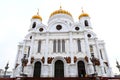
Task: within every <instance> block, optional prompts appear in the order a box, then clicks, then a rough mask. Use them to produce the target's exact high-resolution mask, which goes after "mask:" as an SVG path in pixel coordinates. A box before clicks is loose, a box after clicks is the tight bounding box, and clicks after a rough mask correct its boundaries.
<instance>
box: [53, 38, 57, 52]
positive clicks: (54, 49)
mask: <svg viewBox="0 0 120 80" xmlns="http://www.w3.org/2000/svg"><path fill="white" fill-rule="evenodd" d="M53 52H56V40H54V41H53Z"/></svg>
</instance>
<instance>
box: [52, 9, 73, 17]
mask: <svg viewBox="0 0 120 80" xmlns="http://www.w3.org/2000/svg"><path fill="white" fill-rule="evenodd" d="M56 14H67V15H69V16H71V17H72V15H71V14H70V12H68V11H66V10H63V9H61V7H60V9H59V10H56V11H54V12H52V13H51V15H50V17H52V16H54V15H56Z"/></svg>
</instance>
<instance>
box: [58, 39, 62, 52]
mask: <svg viewBox="0 0 120 80" xmlns="http://www.w3.org/2000/svg"><path fill="white" fill-rule="evenodd" d="M60 51H61V41H60V40H58V52H60Z"/></svg>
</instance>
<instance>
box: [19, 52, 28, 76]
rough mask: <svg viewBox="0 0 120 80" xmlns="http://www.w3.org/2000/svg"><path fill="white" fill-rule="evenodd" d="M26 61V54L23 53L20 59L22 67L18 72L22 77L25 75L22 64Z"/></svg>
mask: <svg viewBox="0 0 120 80" xmlns="http://www.w3.org/2000/svg"><path fill="white" fill-rule="evenodd" d="M26 61H27V59H26V54H24V56H23V58H22V59H21V63H22V69H21V74H20V75H21V76H23V77H26V76H27V75H26V74H24V66H25V65H26Z"/></svg>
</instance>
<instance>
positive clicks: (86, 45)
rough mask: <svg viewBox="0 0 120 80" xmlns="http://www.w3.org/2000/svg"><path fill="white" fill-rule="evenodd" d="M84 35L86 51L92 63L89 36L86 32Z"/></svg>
mask: <svg viewBox="0 0 120 80" xmlns="http://www.w3.org/2000/svg"><path fill="white" fill-rule="evenodd" d="M84 37H85V49H86V50H85V52H86V54H87V57H88V59H89V63H91V61H90V57H91V53H90V48H89V42H88V37H87V33H86V32H84Z"/></svg>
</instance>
